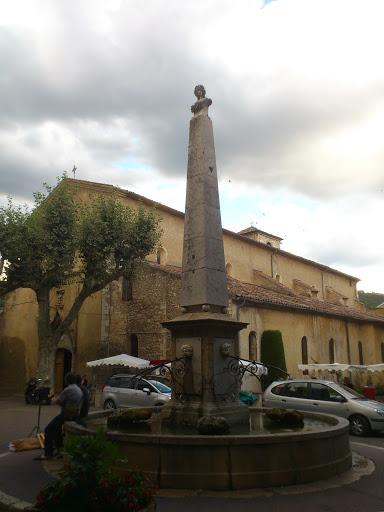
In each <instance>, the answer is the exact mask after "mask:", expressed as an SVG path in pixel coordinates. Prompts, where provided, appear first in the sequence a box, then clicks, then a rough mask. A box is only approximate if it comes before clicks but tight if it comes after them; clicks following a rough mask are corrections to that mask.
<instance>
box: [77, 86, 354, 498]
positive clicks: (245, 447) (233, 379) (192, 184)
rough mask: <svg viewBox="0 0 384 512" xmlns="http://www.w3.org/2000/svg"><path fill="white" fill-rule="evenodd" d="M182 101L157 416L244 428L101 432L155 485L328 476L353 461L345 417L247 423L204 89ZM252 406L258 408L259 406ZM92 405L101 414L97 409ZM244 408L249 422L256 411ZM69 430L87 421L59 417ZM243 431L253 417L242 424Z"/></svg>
mask: <svg viewBox="0 0 384 512" xmlns="http://www.w3.org/2000/svg"><path fill="white" fill-rule="evenodd" d="M195 95H196V97H197V101H196V103H195V104H194V105H193V106H192V107H191V111H192V112H193V114H194V115H193V118H192V119H191V122H190V135H189V151H188V175H187V196H186V211H185V223H184V246H183V264H182V279H181V307H182V314H181V315H180V316H178V317H177V318H175V319H173V320H171V321H168V322H165V323H163V326H164V327H166V328H168V329H169V330H170V331H171V336H172V356H173V357H172V359H173V363H172V367H171V370H170V372H171V373H172V379H173V385H172V400H171V402H170V404H169V405H166V406H164V407H163V410H162V411H161V421H162V422H164V423H167V424H169V425H171V426H173V427H176V428H177V427H184V426H192V427H193V426H196V425H197V422H198V420H199V418H201V417H203V416H206V415H212V416H216V417H224V418H225V419H226V420H227V421H228V423H229V424H230V425H231V426H236V425H240V426H247V434H245V435H244V434H243V435H239V434H237V435H225V436H201V435H181V434H172V435H168V434H162V433H153V434H151V433H148V434H139V433H136V434H135V433H123V432H110V433H109V436H110V437H111V439H113V440H115V442H116V443H117V444H118V445H119V447H120V450H121V451H122V453H123V454H126V456H127V458H128V459H129V462H130V464H131V463H138V464H140V466H141V467H142V469H143V470H144V471H146V472H147V473H148V474H150V475H151V477H152V478H153V479H154V480H156V481H157V482H158V484H159V485H160V487H171V488H190V489H191V488H193V489H196V488H201V489H218V490H220V489H241V488H252V487H264V486H277V485H289V484H294V483H303V482H308V481H312V480H318V479H323V478H327V477H330V476H333V475H335V474H338V473H341V472H343V471H345V470H346V469H348V468H349V467H350V466H351V463H352V457H351V452H350V448H349V436H348V433H349V424H348V422H347V421H346V420H344V419H342V418H336V417H329V416H324V415H313V414H309V413H308V414H306V417H307V420H313V421H315V422H318V426H317V427H316V428H315V429H314V430H312V431H305V432H297V431H290V432H281V433H277V434H270V433H267V434H265V433H260V434H256V433H255V432H250V431H248V425H249V423H250V415H249V409H248V407H247V406H246V405H245V404H243V403H242V402H241V401H240V400H239V378H238V377H239V374H241V373H242V369H241V368H239V363H238V354H239V337H238V333H239V331H240V330H241V329H244V328H245V327H246V326H247V324H245V323H243V322H239V321H237V320H234V319H233V318H232V317H231V316H230V315H229V314H228V295H227V281H226V271H225V260H224V248H223V238H222V227H221V219H220V205H219V195H218V184H217V171H216V157H215V148H214V139H213V128H212V122H211V120H210V118H209V117H208V107H209V106H210V105H211V104H212V101H211V100H210V99H208V98H206V97H205V89H204V87H203V86H201V85H198V86H197V87H196V88H195ZM259 413H260V414H261V410H260V411H259ZM99 414H101V415H105V414H110V413H109V412H106V413H99ZM257 418H258V416H254V417H251V424H252V422H255V421H259V420H258V419H257ZM67 431H68V432H69V433H77V434H79V433H81V434H84V433H87V432H89V431H90V430H89V429H87V428H86V427H81V426H79V425H76V424H74V423H70V424H67ZM251 431H252V426H251Z"/></svg>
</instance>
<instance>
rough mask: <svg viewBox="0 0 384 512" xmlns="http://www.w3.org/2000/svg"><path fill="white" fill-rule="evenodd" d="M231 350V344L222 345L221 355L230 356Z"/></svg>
mask: <svg viewBox="0 0 384 512" xmlns="http://www.w3.org/2000/svg"><path fill="white" fill-rule="evenodd" d="M231 348H232V345H231V344H230V343H222V344H221V345H220V354H221V355H222V356H230V355H231Z"/></svg>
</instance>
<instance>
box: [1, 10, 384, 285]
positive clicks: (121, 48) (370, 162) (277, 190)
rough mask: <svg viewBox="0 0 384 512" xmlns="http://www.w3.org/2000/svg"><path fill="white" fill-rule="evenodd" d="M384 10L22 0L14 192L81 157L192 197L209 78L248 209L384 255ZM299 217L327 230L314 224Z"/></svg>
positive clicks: (166, 192) (221, 146)
mask: <svg viewBox="0 0 384 512" xmlns="http://www.w3.org/2000/svg"><path fill="white" fill-rule="evenodd" d="M383 15H384V4H383V2H382V0H370V1H369V2H364V4H363V3H362V1H361V0H338V2H335V1H334V0H291V1H290V2H285V1H282V0H277V1H273V2H266V1H264V0H241V1H240V2H233V1H232V0H204V1H203V0H195V1H194V2H193V3H185V2H184V3H180V1H179V0H164V1H162V2H158V0H146V2H145V6H143V3H142V2H141V1H139V0H127V1H121V0H110V1H109V2H104V1H102V0H93V1H92V2H89V1H87V0H76V1H75V0H67V1H66V2H46V1H45V0H35V1H34V2H33V3H31V2H30V1H29V0H14V2H12V3H8V4H7V6H6V7H5V8H4V9H3V12H2V17H1V20H0V47H1V48H2V51H1V52H0V69H1V70H2V73H1V77H0V155H1V156H0V166H1V169H2V170H4V171H5V172H3V173H2V174H3V175H4V178H3V180H2V185H3V186H2V189H1V192H2V196H4V195H7V194H10V195H12V196H14V197H16V198H20V200H27V199H30V197H31V192H32V190H37V189H38V188H39V185H40V184H41V183H42V182H43V181H48V182H51V183H52V182H53V183H54V182H55V178H56V176H57V175H59V174H61V173H62V171H64V170H66V171H68V172H70V171H71V169H72V168H73V165H74V164H75V165H76V167H77V169H78V170H77V177H79V178H82V179H88V180H92V181H102V182H107V183H112V184H117V185H119V186H121V187H123V188H128V189H131V190H134V191H136V192H138V193H141V194H143V195H147V196H148V197H151V198H153V199H155V200H159V201H161V202H168V204H169V205H170V206H174V207H176V208H179V209H183V203H184V199H182V200H181V199H180V194H182V192H181V191H182V189H183V183H184V181H185V175H186V166H187V151H188V124H189V119H190V117H191V113H190V105H191V104H192V103H193V102H194V101H195V98H194V96H193V89H194V86H195V85H196V84H197V83H203V84H204V85H205V87H206V89H207V96H208V97H211V98H212V99H213V105H212V107H211V108H210V116H211V118H212V120H213V123H214V130H215V143H216V155H217V163H218V170H219V177H220V180H221V182H222V183H221V188H223V186H224V184H227V183H228V182H229V180H230V181H231V187H230V190H229V189H228V191H227V192H228V194H229V195H230V194H232V195H233V197H239V196H240V194H242V197H243V198H244V199H246V198H249V199H250V204H249V206H248V212H246V211H245V210H244V215H243V216H242V217H241V220H243V221H244V222H245V221H246V220H247V219H250V218H252V217H254V211H261V210H260V207H259V206H256V207H255V201H256V200H257V201H260V202H261V203H263V208H264V206H265V208H264V210H266V211H267V213H268V215H265V218H264V217H263V219H260V222H267V224H266V225H264V226H263V225H258V227H260V229H264V230H266V231H271V230H272V231H273V232H275V233H276V234H277V235H279V234H281V233H282V232H284V233H286V238H285V240H284V244H286V245H287V246H288V244H291V245H289V247H291V248H292V249H291V250H292V252H296V253H300V254H302V255H308V257H310V258H311V259H315V260H316V261H320V262H322V263H325V264H332V265H333V264H335V265H342V264H347V263H348V264H349V265H350V268H351V271H352V272H353V273H356V274H359V272H358V271H359V268H363V267H364V265H366V268H368V267H369V268H372V265H373V264H374V263H373V260H374V259H375V256H376V259H377V260H380V258H378V256H377V251H376V255H375V251H372V250H371V248H370V247H368V245H367V246H364V245H360V242H359V240H360V239H361V238H363V236H362V235H361V233H362V232H365V233H366V235H364V236H366V237H368V238H369V239H370V240H371V241H372V240H375V242H374V244H373V245H374V246H375V245H380V244H378V242H377V240H376V239H377V237H375V236H374V233H373V232H372V230H371V226H370V223H371V219H372V218H375V217H379V216H380V215H382V213H383V203H382V189H383V188H384V183H383V179H382V168H383V163H384V139H383V137H382V133H383V131H384V130H383V129H384V99H383V94H382V91H383V86H384V68H383V67H382V66H381V65H380V63H381V60H382V55H381V53H382V48H383V46H384V33H383V31H382V27H381V25H382V19H383ZM124 162H126V163H127V162H128V164H124ZM184 186H185V185H184ZM176 191H177V193H176ZM261 191H262V192H263V195H261ZM152 194H153V196H152ZM255 198H256V199H255ZM269 200H270V203H269V204H270V205H271V206H270V208H273V211H275V212H279V215H277V214H276V217H275V216H274V214H273V213H272V210H268V201H269ZM243 203H244V201H243ZM228 204H229V202H226V206H228ZM279 205H280V206H279ZM367 205H368V206H367ZM295 206H296V207H297V211H295ZM228 208H229V209H230V207H229V206H228ZM244 208H245V206H244ZM347 211H348V214H347V213H346V212H347ZM287 212H289V215H288V214H287ZM308 212H309V213H308ZM224 217H225V218H228V215H226V214H224ZM287 217H289V218H291V220H292V222H293V223H294V222H296V221H297V222H299V221H301V220H302V219H303V218H306V219H307V220H308V222H310V225H309V224H307V225H306V228H305V229H306V231H305V233H308V232H310V231H311V228H312V231H313V232H316V233H317V235H316V236H311V237H306V238H305V240H304V239H303V238H299V237H298V233H300V231H299V230H298V229H296V231H295V230H294V229H288V227H289V226H288V227H286V223H284V222H283V220H282V219H284V218H287ZM268 218H269V219H270V220H269V221H268ZM272 219H274V221H272ZM322 220H324V221H326V222H328V223H329V225H328V227H327V229H324V227H323V224H322ZM352 220H353V223H354V225H355V227H357V228H358V230H359V237H356V235H354V234H353V230H352V228H351V229H350V228H349V227H347V228H346V226H349V224H350V222H351V221H352ZM268 222H269V224H268ZM243 227H246V226H244V225H242V226H241V227H239V229H241V228H243ZM301 233H304V231H302V232H301ZM320 233H321V236H320V235H319V234H320ZM340 233H342V234H344V235H345V236H344V235H343V236H340ZM289 239H291V242H289ZM321 239H323V240H325V239H327V240H328V243H327V244H324V243H322V242H321V243H320V242H318V240H321ZM347 244H349V250H346V245H347ZM354 248H356V249H354ZM380 250H381V245H380ZM359 256H361V259H360V262H359ZM378 263H380V261H378ZM364 268H365V267H364ZM355 270H356V272H355ZM382 287H383V289H384V282H383V283H382Z"/></svg>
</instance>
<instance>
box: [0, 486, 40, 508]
mask: <svg viewBox="0 0 384 512" xmlns="http://www.w3.org/2000/svg"><path fill="white" fill-rule="evenodd" d="M28 509H33V504H32V503H27V502H26V501H22V500H20V499H19V498H15V497H14V496H10V495H9V494H5V492H3V491H0V510H15V511H17V510H28Z"/></svg>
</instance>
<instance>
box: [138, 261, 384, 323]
mask: <svg viewBox="0 0 384 512" xmlns="http://www.w3.org/2000/svg"><path fill="white" fill-rule="evenodd" d="M145 263H147V264H148V265H149V266H151V267H153V268H157V269H158V270H161V271H163V272H167V273H169V274H172V275H175V276H177V277H181V268H180V267H173V266H168V265H166V266H165V265H159V264H158V263H152V262H148V261H146V262H145ZM266 277H269V276H266ZM270 279H271V280H272V278H270ZM273 281H274V280H273ZM227 283H228V293H229V295H230V296H231V297H232V298H237V297H239V298H244V299H246V300H248V301H250V302H252V303H254V304H255V305H257V304H259V305H261V306H263V307H269V308H276V309H280V310H284V309H295V310H297V311H301V312H308V313H315V314H320V315H324V316H333V317H339V318H342V319H345V320H355V321H358V322H368V323H372V322H373V323H379V324H381V325H384V318H383V317H380V316H379V315H375V314H372V313H366V312H363V311H359V310H357V309H353V308H350V307H346V306H337V305H335V304H331V303H329V302H325V301H320V300H318V299H312V298H311V297H305V296H303V295H300V294H299V293H296V292H295V291H294V290H292V289H290V288H288V287H286V286H285V285H283V284H282V283H278V284H279V285H280V286H281V287H282V288H286V289H287V290H289V292H290V293H289V295H286V294H284V293H278V292H275V291H272V290H268V289H266V288H262V287H261V286H257V285H255V284H251V283H244V282H242V281H238V280H237V279H234V278H233V277H228V276H227ZM274 283H275V284H276V282H275V281H274Z"/></svg>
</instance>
